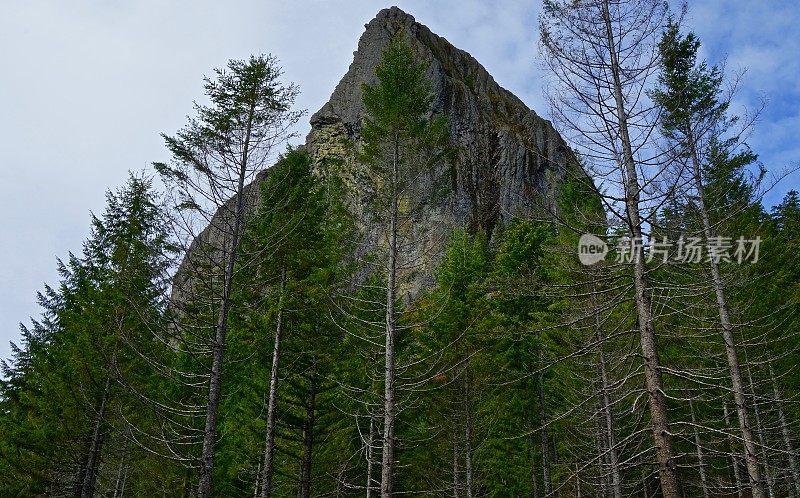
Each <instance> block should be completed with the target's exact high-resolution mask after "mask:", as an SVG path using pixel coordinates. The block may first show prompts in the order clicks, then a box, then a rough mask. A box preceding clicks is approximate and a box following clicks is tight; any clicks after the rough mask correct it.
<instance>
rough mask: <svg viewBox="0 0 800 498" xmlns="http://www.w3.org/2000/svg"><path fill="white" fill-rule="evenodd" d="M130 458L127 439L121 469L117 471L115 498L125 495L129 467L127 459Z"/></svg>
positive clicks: (120, 463)
mask: <svg viewBox="0 0 800 498" xmlns="http://www.w3.org/2000/svg"><path fill="white" fill-rule="evenodd" d="M127 456H128V440H127V439H125V444H124V446H123V447H122V460H121V461H120V462H119V469H117V478H116V480H115V481H114V495H113V496H114V498H121V497H122V496H123V495H124V494H125V483H126V482H127V480H128V465H127V462H126V458H127Z"/></svg>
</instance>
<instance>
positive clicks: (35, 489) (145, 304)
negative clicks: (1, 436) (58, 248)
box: [2, 176, 173, 496]
mask: <svg viewBox="0 0 800 498" xmlns="http://www.w3.org/2000/svg"><path fill="white" fill-rule="evenodd" d="M167 233H168V231H167V230H166V220H165V217H164V215H163V212H162V210H161V209H160V208H159V206H158V205H157V204H156V201H155V194H154V193H153V191H152V186H151V183H150V181H149V180H147V179H144V178H139V177H134V176H131V177H130V179H129V180H128V183H127V185H126V186H125V188H123V189H121V190H119V191H118V192H113V193H112V192H109V193H108V195H107V207H106V211H105V214H104V215H103V216H102V217H95V216H93V217H92V232H91V236H90V238H89V239H88V240H87V241H86V243H85V244H84V248H83V253H82V255H81V256H80V257H78V256H74V255H70V258H69V260H68V261H67V263H65V264H64V263H61V262H60V261H59V273H60V274H61V276H62V281H61V284H60V285H59V287H58V288H57V289H53V288H50V287H47V288H46V289H45V292H44V293H42V294H40V296H39V301H40V304H41V305H42V306H43V308H44V309H45V311H44V313H43V318H42V320H40V321H38V322H34V324H33V327H32V328H30V329H29V328H26V327H23V328H22V332H23V337H24V340H25V347H24V348H19V347H15V352H16V355H15V359H14V361H13V364H12V365H5V366H4V370H5V374H6V375H7V376H8V379H7V380H6V381H5V382H4V383H3V386H2V389H3V399H4V402H5V403H9V404H10V406H9V411H8V412H7V414H8V416H7V417H5V418H4V419H3V422H4V425H6V424H8V425H7V426H6V429H7V434H9V435H10V438H11V440H12V441H14V442H16V444H19V448H20V449H23V448H26V450H25V451H24V452H20V451H19V450H17V451H15V453H16V454H9V455H8V460H7V461H8V462H9V464H10V465H9V468H8V470H9V471H10V472H11V473H10V474H6V475H4V476H3V479H2V480H3V482H4V485H5V486H7V488H6V492H4V494H6V493H7V492H10V490H12V489H16V490H17V492H23V490H25V491H24V492H25V493H46V494H60V493H63V492H65V491H66V488H67V487H71V488H72V493H73V494H74V495H75V496H93V495H94V494H95V493H96V492H97V491H98V486H100V487H101V488H102V489H104V490H106V491H108V490H109V489H111V490H113V487H114V486H115V485H116V483H114V476H113V473H114V472H115V471H116V470H117V467H118V466H124V465H128V464H130V462H132V461H134V460H135V458H141V455H140V454H139V452H138V451H136V448H131V449H130V451H123V447H128V444H127V443H126V442H125V441H126V438H127V433H128V428H129V422H133V421H136V422H139V423H147V422H146V420H143V418H144V417H146V414H144V413H142V411H141V410H140V408H141V406H140V404H139V403H138V400H137V398H136V396H135V394H134V391H135V390H137V389H139V390H140V389H145V388H147V387H148V383H149V382H150V379H149V372H151V371H150V370H149V369H147V368H146V367H147V365H146V362H144V361H142V357H141V356H140V354H141V353H143V352H144V353H145V354H149V352H150V351H151V350H153V349H157V348H158V347H159V346H160V339H159V338H158V337H157V335H156V334H158V331H159V330H160V329H161V328H162V327H163V324H164V303H165V292H166V288H167V282H166V280H165V278H166V274H167V272H166V270H167V269H168V268H169V266H170V264H171V259H170V252H171V251H172V250H173V246H172V245H171V243H170V241H169V240H168V238H167V236H166V234H167ZM23 441H25V442H23ZM106 449H107V450H106ZM134 455H138V456H137V457H134ZM133 489H136V487H135V486H134V487H133ZM139 489H147V485H143V486H142V487H141V488H139ZM151 489H152V488H151Z"/></svg>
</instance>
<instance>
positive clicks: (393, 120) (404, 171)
mask: <svg viewBox="0 0 800 498" xmlns="http://www.w3.org/2000/svg"><path fill="white" fill-rule="evenodd" d="M396 36H398V38H397V39H395V40H394V41H393V42H392V43H391V44H390V45H389V46H388V47H387V48H386V49H385V50H384V52H383V55H382V59H381V63H380V64H379V65H378V67H377V68H376V70H375V74H376V76H377V78H378V84H377V85H375V86H369V85H364V86H363V88H362V94H363V100H364V106H365V108H366V111H367V117H366V118H365V120H364V127H363V130H362V137H363V143H362V151H361V160H362V161H363V162H364V163H365V164H367V165H368V166H369V168H370V176H371V178H372V184H373V185H372V186H373V189H374V194H375V195H374V197H373V202H372V205H371V206H369V210H370V212H371V214H372V216H373V218H372V220H371V223H372V224H373V227H374V228H375V229H376V230H377V233H378V240H376V241H375V242H374V243H375V245H376V248H380V251H379V252H380V256H379V258H378V259H377V264H376V268H378V271H379V272H380V274H381V277H382V278H385V287H386V296H385V301H384V303H385V310H386V312H385V328H384V339H385V345H384V360H385V362H384V363H385V365H384V376H383V377H384V380H383V389H384V393H383V448H382V455H381V456H382V467H381V496H384V497H388V496H391V495H392V489H393V487H392V486H393V479H394V477H395V472H394V465H395V458H396V456H395V423H396V418H397V398H396V396H397V389H396V387H397V386H396V381H397V356H396V353H397V340H398V339H399V337H398V332H399V331H400V330H401V329H404V328H406V327H407V326H401V325H399V324H398V311H397V309H396V306H397V302H398V297H399V296H398V289H399V285H400V280H399V279H400V278H402V272H403V270H404V269H408V268H410V267H413V266H414V265H415V264H416V262H414V261H409V260H408V258H409V256H408V254H407V250H404V247H405V246H404V245H403V242H402V240H403V233H404V232H406V231H408V230H409V224H410V223H411V220H412V217H413V215H414V214H415V213H416V212H418V210H419V203H421V202H424V199H420V198H418V196H415V195H414V192H415V188H417V185H418V184H419V182H420V181H421V178H422V177H423V176H425V175H431V174H432V173H431V172H433V174H434V175H436V174H437V173H439V174H441V173H442V171H441V166H440V163H441V162H442V160H443V158H444V155H445V153H446V150H447V144H448V135H447V128H446V122H445V120H444V118H442V117H438V118H431V117H430V112H431V103H432V91H431V84H430V81H428V80H427V79H426V77H425V71H426V67H425V66H424V65H423V64H420V63H419V62H417V61H416V59H415V57H414V53H413V52H412V50H411V48H410V47H408V46H407V45H405V44H404V42H402V41H401V40H400V39H399V36H400V35H396ZM437 182H438V179H434V181H433V183H434V184H436V183H437ZM401 204H402V206H401Z"/></svg>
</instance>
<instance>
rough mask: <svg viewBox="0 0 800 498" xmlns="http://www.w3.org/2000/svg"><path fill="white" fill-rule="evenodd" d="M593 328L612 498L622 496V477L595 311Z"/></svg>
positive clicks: (600, 337) (601, 333)
mask: <svg viewBox="0 0 800 498" xmlns="http://www.w3.org/2000/svg"><path fill="white" fill-rule="evenodd" d="M595 330H596V334H597V347H598V362H599V363H600V381H601V382H602V384H601V394H602V403H603V407H602V408H603V418H604V419H605V433H606V438H607V440H606V445H607V446H608V463H609V466H610V467H611V489H612V491H613V493H614V498H622V478H621V474H620V471H619V455H618V453H617V438H616V436H615V435H614V416H613V414H612V413H611V406H612V404H611V393H610V392H609V382H608V372H607V371H606V356H605V352H604V351H603V342H604V340H605V339H604V337H603V331H602V329H601V328H600V317H599V316H598V315H597V313H595Z"/></svg>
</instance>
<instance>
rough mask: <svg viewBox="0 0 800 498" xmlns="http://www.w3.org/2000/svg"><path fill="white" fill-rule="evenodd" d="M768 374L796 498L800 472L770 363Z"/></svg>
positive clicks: (798, 494) (799, 489)
mask: <svg viewBox="0 0 800 498" xmlns="http://www.w3.org/2000/svg"><path fill="white" fill-rule="evenodd" d="M769 376H770V378H771V379H772V394H773V397H774V399H775V405H776V407H777V409H778V423H780V425H781V437H782V438H783V449H784V451H786V456H787V458H788V460H789V475H790V476H791V477H792V485H791V490H792V496H793V497H795V498H797V497H798V496H800V472H798V470H797V459H796V458H795V453H794V448H793V446H792V436H791V434H790V433H789V424H787V423H786V412H785V411H784V408H783V397H782V396H781V392H780V390H779V389H778V383H777V382H775V372H773V371H772V365H770V366H769Z"/></svg>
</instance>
